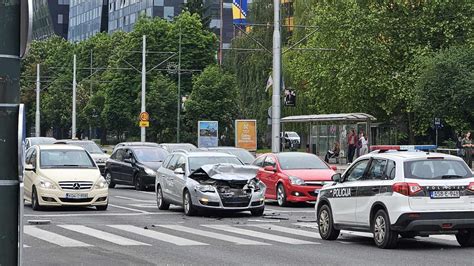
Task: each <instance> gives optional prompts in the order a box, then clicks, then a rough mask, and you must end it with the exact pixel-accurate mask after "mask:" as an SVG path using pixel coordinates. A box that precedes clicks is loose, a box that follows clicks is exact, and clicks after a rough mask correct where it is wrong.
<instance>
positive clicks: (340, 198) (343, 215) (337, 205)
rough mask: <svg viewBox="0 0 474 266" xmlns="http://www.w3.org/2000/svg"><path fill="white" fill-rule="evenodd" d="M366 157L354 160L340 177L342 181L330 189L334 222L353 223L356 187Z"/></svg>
mask: <svg viewBox="0 0 474 266" xmlns="http://www.w3.org/2000/svg"><path fill="white" fill-rule="evenodd" d="M368 164H369V160H368V159H364V160H360V161H357V162H355V163H354V164H353V165H352V166H351V167H350V168H349V169H348V170H347V171H346V172H345V173H344V176H343V177H342V183H338V184H336V185H335V186H334V188H333V189H332V192H331V193H332V198H331V208H332V213H333V217H334V223H339V224H351V225H353V224H355V223H356V217H355V208H356V195H357V187H358V186H359V184H360V182H363V181H361V179H362V178H363V176H364V174H365V172H366V170H367V166H368Z"/></svg>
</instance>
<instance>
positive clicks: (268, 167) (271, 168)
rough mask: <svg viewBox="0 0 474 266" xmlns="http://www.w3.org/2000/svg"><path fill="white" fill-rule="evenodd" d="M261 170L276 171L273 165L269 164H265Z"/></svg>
mask: <svg viewBox="0 0 474 266" xmlns="http://www.w3.org/2000/svg"><path fill="white" fill-rule="evenodd" d="M263 170H265V171H267V172H276V169H275V167H274V166H271V165H267V166H265V167H264V168H263Z"/></svg>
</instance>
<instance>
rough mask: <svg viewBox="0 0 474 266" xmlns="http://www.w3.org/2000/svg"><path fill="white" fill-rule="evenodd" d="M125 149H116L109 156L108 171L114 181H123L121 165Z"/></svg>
mask: <svg viewBox="0 0 474 266" xmlns="http://www.w3.org/2000/svg"><path fill="white" fill-rule="evenodd" d="M124 157H125V150H124V149H118V150H116V151H115V153H114V154H113V155H112V156H111V160H110V162H109V169H108V170H109V171H110V175H111V176H112V179H113V180H114V182H115V183H123V176H122V165H123V164H124V161H123V160H124Z"/></svg>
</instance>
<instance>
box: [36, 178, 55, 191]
mask: <svg viewBox="0 0 474 266" xmlns="http://www.w3.org/2000/svg"><path fill="white" fill-rule="evenodd" d="M39 185H40V187H42V188H46V189H56V186H55V185H54V183H53V182H51V181H49V180H46V179H40V181H39Z"/></svg>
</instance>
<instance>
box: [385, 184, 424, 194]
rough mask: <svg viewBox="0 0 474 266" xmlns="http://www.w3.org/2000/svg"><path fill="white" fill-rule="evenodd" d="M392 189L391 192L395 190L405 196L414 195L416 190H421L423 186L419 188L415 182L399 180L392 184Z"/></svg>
mask: <svg viewBox="0 0 474 266" xmlns="http://www.w3.org/2000/svg"><path fill="white" fill-rule="evenodd" d="M392 190H393V192H397V193H400V194H402V195H405V196H413V195H416V194H417V193H418V192H420V191H422V190H423V188H421V186H420V185H418V184H417V183H405V182H401V183H395V184H393V185H392Z"/></svg>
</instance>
